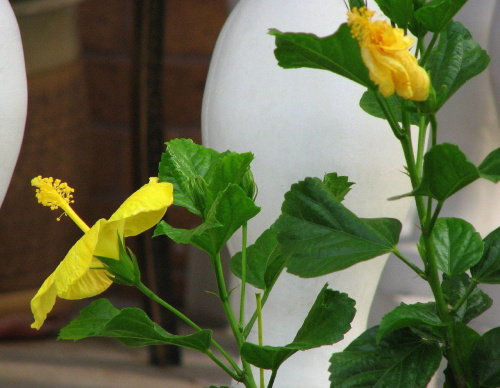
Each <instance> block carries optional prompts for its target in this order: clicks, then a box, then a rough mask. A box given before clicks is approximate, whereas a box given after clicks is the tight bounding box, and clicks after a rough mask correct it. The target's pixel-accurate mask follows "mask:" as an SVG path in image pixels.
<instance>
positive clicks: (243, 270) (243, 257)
mask: <svg viewBox="0 0 500 388" xmlns="http://www.w3.org/2000/svg"><path fill="white" fill-rule="evenodd" d="M241 234H242V243H241V295H240V329H243V327H244V326H245V292H246V281H247V223H246V222H245V223H244V224H243V226H242V227H241Z"/></svg>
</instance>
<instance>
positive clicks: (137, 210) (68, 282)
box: [31, 176, 173, 329]
mask: <svg viewBox="0 0 500 388" xmlns="http://www.w3.org/2000/svg"><path fill="white" fill-rule="evenodd" d="M31 184H32V185H33V186H35V187H37V190H36V197H37V198H38V202H39V203H41V204H43V205H45V206H49V207H50V208H51V209H53V210H55V209H58V208H61V209H62V210H63V211H64V213H65V214H67V215H68V216H69V217H70V218H71V219H72V220H73V221H74V222H75V223H76V224H77V225H78V226H79V227H80V228H81V229H82V231H83V232H84V235H83V237H82V238H80V239H79V240H78V241H77V242H76V244H75V245H73V247H72V248H71V249H70V250H69V252H68V254H67V255H66V257H65V258H64V259H63V261H61V263H60V264H59V266H58V267H57V268H56V270H55V271H54V272H53V273H52V274H51V275H50V276H49V277H48V278H47V279H46V280H45V282H44V283H43V284H42V286H41V287H40V289H39V290H38V292H37V294H36V295H35V296H34V297H33V299H32V301H31V311H32V313H33V316H34V318H35V322H34V323H33V324H32V325H31V327H32V328H34V329H40V327H41V326H42V325H43V323H44V321H45V319H46V318H47V314H48V313H49V312H50V311H51V310H52V308H53V307H54V304H55V303H56V298H57V297H59V298H63V299H83V298H88V297H92V296H95V295H98V294H100V293H102V292H104V291H105V290H106V289H107V288H108V287H109V286H110V285H111V283H112V280H111V279H110V278H109V276H108V275H109V273H108V272H107V271H106V270H104V269H103V265H102V263H101V262H100V261H99V260H98V259H97V258H96V257H95V256H101V257H109V258H116V259H117V260H118V258H119V249H118V239H119V238H123V237H128V236H135V235H137V234H139V233H142V232H144V231H146V230H147V229H149V228H151V227H153V226H154V225H156V224H157V223H158V222H159V221H160V220H161V219H162V217H163V216H164V214H165V212H166V210H167V208H168V207H169V206H170V205H171V204H172V202H173V186H172V184H171V183H166V182H161V183H160V182H158V178H150V181H149V183H148V184H146V185H144V186H142V187H141V188H140V189H139V190H137V191H136V192H135V193H133V194H132V195H131V196H130V197H129V198H127V199H126V200H125V202H123V204H122V205H121V206H120V207H119V208H118V210H117V211H116V212H115V213H113V215H112V216H111V217H110V218H109V220H106V219H104V218H103V219H100V220H99V221H97V222H96V223H95V224H94V225H93V226H92V227H91V228H89V227H88V226H87V225H86V224H85V222H83V221H82V220H81V218H80V217H78V215H77V214H76V213H75V212H74V211H73V209H72V208H71V206H70V203H72V202H73V194H72V193H73V192H74V190H73V189H72V188H70V187H69V186H68V185H67V184H66V183H62V182H61V181H60V180H58V179H56V180H54V179H53V178H42V177H41V176H38V177H36V178H34V179H33V180H32V181H31ZM59 219H60V218H59Z"/></svg>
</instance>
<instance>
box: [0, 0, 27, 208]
mask: <svg viewBox="0 0 500 388" xmlns="http://www.w3.org/2000/svg"><path fill="white" fill-rule="evenodd" d="M26 109H27V85H26V71H25V66H24V55H23V47H22V42H21V35H20V33H19V27H18V25H17V21H16V17H15V16H14V12H13V11H12V8H11V6H10V3H9V1H8V0H0V206H1V204H2V202H3V199H4V197H5V193H6V192H7V188H8V186H9V182H10V180H11V177H12V173H13V171H14V167H15V165H16V162H17V157H18V155H19V150H20V148H21V143H22V139H23V134H24V125H25V122H26Z"/></svg>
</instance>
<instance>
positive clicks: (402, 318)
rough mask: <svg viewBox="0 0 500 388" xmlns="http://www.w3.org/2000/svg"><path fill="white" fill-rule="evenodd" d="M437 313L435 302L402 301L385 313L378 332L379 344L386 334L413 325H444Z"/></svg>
mask: <svg viewBox="0 0 500 388" xmlns="http://www.w3.org/2000/svg"><path fill="white" fill-rule="evenodd" d="M443 325H444V324H443V323H442V322H441V320H440V319H439V317H438V316H437V313H436V306H435V304H434V303H432V304H429V303H425V304H424V303H416V304H411V305H407V304H404V303H402V304H401V305H400V306H398V307H396V308H395V309H394V310H392V311H391V312H389V313H387V314H386V315H384V317H383V318H382V321H381V322H380V326H379V329H378V333H377V338H376V341H377V344H378V343H380V340H381V339H382V338H384V336H386V335H388V334H390V333H392V332H394V331H396V330H399V329H402V328H404V327H410V326H411V327H412V326H427V327H438V326H443Z"/></svg>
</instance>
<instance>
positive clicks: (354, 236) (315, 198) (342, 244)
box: [275, 178, 401, 277]
mask: <svg viewBox="0 0 500 388" xmlns="http://www.w3.org/2000/svg"><path fill="white" fill-rule="evenodd" d="M281 210H282V214H281V216H280V217H279V219H278V221H277V222H276V226H275V227H276V230H277V232H278V241H279V242H280V243H281V245H282V247H283V251H284V252H285V253H286V254H287V255H288V259H287V263H286V266H287V268H288V271H289V272H291V273H293V274H295V275H298V276H301V277H315V276H320V275H325V274H327V273H331V272H335V271H339V270H341V269H344V268H347V267H350V266H351V265H354V264H356V263H359V262H361V261H364V260H368V259H371V258H374V257H377V256H379V255H382V254H384V253H387V252H391V251H392V250H393V249H394V247H395V246H396V244H397V242H398V239H399V233H400V232H401V223H400V222H399V221H398V220H396V219H389V218H377V219H361V218H358V217H357V216H356V215H354V214H353V213H352V212H351V211H349V210H348V209H347V208H346V207H345V206H344V205H342V204H341V203H340V201H339V200H338V199H337V198H336V197H335V196H333V195H332V193H331V192H330V190H329V189H328V188H327V187H325V184H324V183H323V182H321V181H320V180H319V179H318V178H306V179H305V180H304V181H302V182H299V183H297V184H294V185H293V186H292V188H291V190H290V191H289V192H288V193H286V194H285V202H284V203H283V206H282V209H281Z"/></svg>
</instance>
